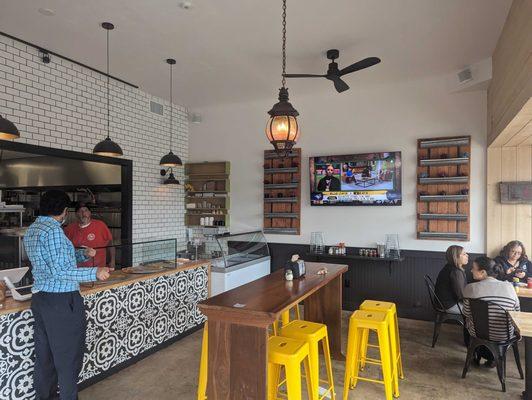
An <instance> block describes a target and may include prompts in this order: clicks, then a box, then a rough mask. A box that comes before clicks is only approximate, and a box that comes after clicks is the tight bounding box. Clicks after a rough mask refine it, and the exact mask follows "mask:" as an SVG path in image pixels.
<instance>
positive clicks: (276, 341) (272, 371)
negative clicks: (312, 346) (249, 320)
mask: <svg viewBox="0 0 532 400" xmlns="http://www.w3.org/2000/svg"><path fill="white" fill-rule="evenodd" d="M301 363H303V364H304V368H305V375H306V376H307V379H306V381H307V390H308V398H309V400H314V399H316V396H317V394H315V392H314V382H313V381H312V374H311V373H310V362H309V345H308V343H306V342H304V341H302V340H296V339H291V338H286V337H281V336H272V337H270V338H269V339H268V400H277V394H278V390H279V376H280V373H281V368H284V370H285V371H284V373H285V376H286V393H287V395H288V399H289V400H301Z"/></svg>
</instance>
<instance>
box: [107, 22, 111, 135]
mask: <svg viewBox="0 0 532 400" xmlns="http://www.w3.org/2000/svg"><path fill="white" fill-rule="evenodd" d="M109 90H110V89H109V29H107V139H109V134H110V130H111V128H110V123H109V121H110V119H111V117H110V111H109V110H110V100H109V98H110V95H109Z"/></svg>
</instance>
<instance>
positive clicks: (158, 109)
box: [150, 101, 164, 115]
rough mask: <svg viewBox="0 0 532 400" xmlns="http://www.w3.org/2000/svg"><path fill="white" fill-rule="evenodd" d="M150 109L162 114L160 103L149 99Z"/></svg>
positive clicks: (162, 109)
mask: <svg viewBox="0 0 532 400" xmlns="http://www.w3.org/2000/svg"><path fill="white" fill-rule="evenodd" d="M150 111H151V112H152V113H155V114H159V115H163V111H164V107H163V105H162V104H159V103H156V102H155V101H150Z"/></svg>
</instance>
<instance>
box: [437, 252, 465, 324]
mask: <svg viewBox="0 0 532 400" xmlns="http://www.w3.org/2000/svg"><path fill="white" fill-rule="evenodd" d="M445 259H446V261H447V263H446V264H445V266H444V267H443V268H442V270H441V271H440V273H439V274H438V278H437V279H436V287H435V291H436V296H438V298H439V299H440V301H441V302H442V304H443V307H445V310H446V311H447V312H448V313H451V314H460V313H461V311H460V310H461V307H462V297H463V296H462V291H463V290H464V288H465V286H466V284H467V278H466V274H465V271H464V266H465V265H467V263H468V261H469V256H468V255H467V253H466V251H465V250H464V248H463V247H462V246H450V247H449V248H448V249H447V251H446V252H445Z"/></svg>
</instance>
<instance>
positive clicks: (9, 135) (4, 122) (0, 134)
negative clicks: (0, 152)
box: [0, 115, 20, 139]
mask: <svg viewBox="0 0 532 400" xmlns="http://www.w3.org/2000/svg"><path fill="white" fill-rule="evenodd" d="M19 137H20V133H19V131H18V129H17V127H16V126H15V124H14V123H13V122H11V121H10V120H8V119H5V118H4V117H2V116H1V115H0V139H18V138H19Z"/></svg>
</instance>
